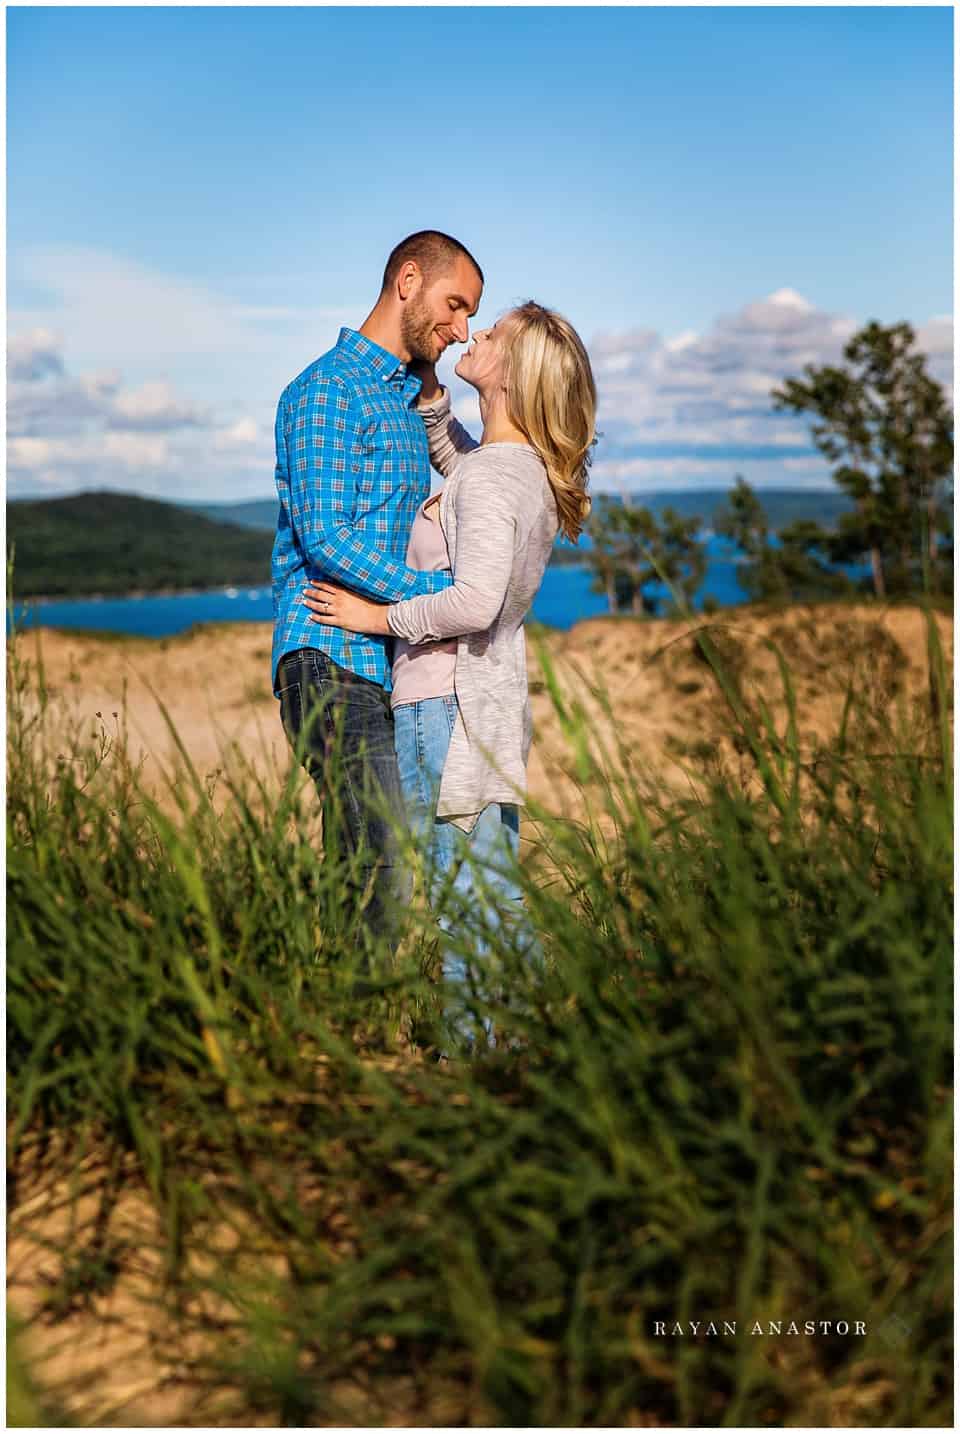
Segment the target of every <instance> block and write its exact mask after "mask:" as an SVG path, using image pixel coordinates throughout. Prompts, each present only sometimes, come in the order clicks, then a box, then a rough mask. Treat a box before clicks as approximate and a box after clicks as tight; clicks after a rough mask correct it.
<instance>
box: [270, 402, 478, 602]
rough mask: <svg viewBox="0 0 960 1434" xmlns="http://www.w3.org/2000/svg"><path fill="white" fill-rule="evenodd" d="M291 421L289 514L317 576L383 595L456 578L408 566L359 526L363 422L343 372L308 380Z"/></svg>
mask: <svg viewBox="0 0 960 1434" xmlns="http://www.w3.org/2000/svg"><path fill="white" fill-rule="evenodd" d="M286 424H287V425H288V432H287V438H286V449H287V459H288V473H289V480H290V507H291V518H292V520H293V525H294V529H295V531H296V534H297V537H298V539H299V541H300V546H301V548H302V549H303V553H304V556H305V557H306V559H307V562H308V563H309V565H310V569H311V572H310V577H311V578H330V579H333V580H334V581H335V582H339V583H343V584H344V586H345V587H348V588H351V589H352V590H353V591H354V592H359V593H363V594H364V595H365V596H367V597H371V598H379V600H380V601H381V602H397V601H399V600H400V599H402V598H408V597H417V596H422V595H424V594H428V593H437V592H442V591H443V589H444V588H447V587H449V586H450V584H451V583H452V581H453V579H452V577H451V575H450V573H449V572H420V571H419V570H418V569H416V568H408V567H407V566H406V565H405V564H404V563H398V562H397V561H396V560H395V559H394V558H391V557H390V555H389V554H388V553H385V552H384V551H383V549H382V548H378V547H377V546H376V545H375V544H374V543H372V542H371V541H370V539H369V538H368V537H366V536H365V535H364V534H363V533H361V532H358V531H357V529H356V528H355V527H354V523H353V507H354V500H355V496H356V476H357V475H356V472H355V469H354V462H355V459H356V456H357V449H358V445H359V441H360V427H359V424H358V421H357V417H356V413H355V411H354V408H353V405H352V404H351V401H350V395H349V393H348V391H347V389H346V387H345V385H344V384H343V383H342V382H341V381H340V380H339V379H338V378H336V377H331V378H324V379H321V380H320V381H319V382H317V383H314V384H311V385H309V386H308V387H304V388H302V389H301V390H300V392H299V394H298V396H297V398H296V400H295V402H294V403H293V404H292V405H291V407H290V409H289V411H288V413H287V415H286Z"/></svg>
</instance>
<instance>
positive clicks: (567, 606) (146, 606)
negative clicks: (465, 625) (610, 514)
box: [15, 557, 745, 637]
mask: <svg viewBox="0 0 960 1434" xmlns="http://www.w3.org/2000/svg"><path fill="white" fill-rule="evenodd" d="M591 583H592V575H591V573H590V572H589V570H588V569H587V568H581V567H562V568H548V569H547V572H546V573H545V574H544V579H543V585H542V586H541V588H540V591H539V593H538V594H537V597H536V600H535V602H534V604H533V613H532V616H533V617H534V618H535V619H536V620H537V621H538V622H543V623H546V624H548V625H549V626H550V627H558V628H569V627H572V626H573V624H574V623H575V622H579V621H581V619H583V618H586V617H596V616H598V615H599V614H601V613H605V612H606V611H607V600H606V597H605V596H604V595H603V594H602V593H595V592H591ZM706 597H712V598H714V599H715V600H716V601H717V602H718V603H720V605H721V606H723V607H727V606H730V605H731V604H734V603H738V602H743V601H744V600H745V594H744V592H743V590H742V589H741V588H740V586H739V584H738V582H737V564H736V562H734V561H732V560H731V559H730V558H720V557H716V558H712V559H711V561H710V564H709V567H708V570H707V576H706V579H705V581H704V584H703V586H702V588H701V589H700V592H699V593H698V594H697V598H696V601H695V603H694V606H695V607H698V608H699V607H701V606H702V605H703V600H704V598H706ZM272 620H273V606H272V598H271V593H270V588H269V586H265V587H259V588H218V589H215V590H214V591H211V592H192V593H190V592H188V593H170V594H164V595H159V596H151V595H147V596H144V597H116V598H114V597H105V598H84V599H82V600H79V601H63V602H43V603H35V604H31V603H26V604H17V610H16V613H15V622H16V625H17V626H18V627H37V626H41V625H42V626H45V627H64V628H71V627H72V628H87V629H91V630H96V631H101V632H126V633H131V634H134V635H136V636H139V637H171V636H173V634H175V633H178V632H184V631H185V630H186V629H187V628H188V627H193V626H194V624H195V623H202V622H272Z"/></svg>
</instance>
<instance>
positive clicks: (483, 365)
mask: <svg viewBox="0 0 960 1434" xmlns="http://www.w3.org/2000/svg"><path fill="white" fill-rule="evenodd" d="M509 320H510V316H509V314H507V315H506V316H505V317H504V318H502V319H500V320H499V321H498V322H497V323H495V324H494V326H493V328H492V329H476V330H475V331H474V335H473V338H472V340H471V342H470V347H469V348H468V349H467V351H466V353H464V354H461V356H460V358H459V360H458V361H457V363H456V365H455V366H454V370H453V371H454V373H455V374H458V375H459V377H460V378H462V379H464V380H465V381H466V382H467V383H469V384H472V385H473V387H474V388H475V389H476V390H477V391H478V392H479V393H481V394H487V395H489V394H493V393H495V392H496V390H497V389H498V388H500V387H501V386H502V384H503V364H504V355H505V352H506V346H507V342H508V340H509V336H510V324H509Z"/></svg>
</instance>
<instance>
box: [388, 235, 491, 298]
mask: <svg viewBox="0 0 960 1434" xmlns="http://www.w3.org/2000/svg"><path fill="white" fill-rule="evenodd" d="M461 254H462V255H463V257H464V258H465V259H469V260H470V263H471V264H472V265H473V267H474V268H475V269H476V271H477V275H478V277H479V279H480V282H481V284H482V283H483V270H482V269H481V268H480V265H479V264H478V263H477V261H476V259H475V258H474V257H473V255H472V254H471V253H470V250H469V249H467V248H466V246H465V245H463V244H461V243H460V240H459V239H454V238H452V236H451V235H449V234H441V233H440V231H439V229H421V230H419V231H418V232H417V233H416V234H408V235H407V237H406V239H401V240H400V243H399V244H397V245H396V246H395V247H394V248H393V249H392V250H391V251H390V258H389V259H388V260H387V265H386V268H385V269H384V271H383V283H382V285H381V286H380V292H381V294H384V293H386V291H387V289H388V288H389V287H390V285H391V284H392V283H393V281H394V280H395V279H396V277H397V275H398V274H399V272H400V270H401V269H402V268H403V266H404V264H408V263H409V262H410V261H411V260H413V262H414V263H415V264H416V265H418V267H419V269H420V272H421V273H422V274H423V277H424V278H425V279H430V278H432V277H433V276H434V274H436V272H437V270H438V269H444V268H447V267H449V266H450V265H452V264H455V263H456V261H457V258H458V256H459V255H461Z"/></svg>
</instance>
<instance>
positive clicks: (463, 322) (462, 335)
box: [451, 314, 470, 344]
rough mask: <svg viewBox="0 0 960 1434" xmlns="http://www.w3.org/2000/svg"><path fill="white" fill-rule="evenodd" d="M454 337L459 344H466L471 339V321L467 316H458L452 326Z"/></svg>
mask: <svg viewBox="0 0 960 1434" xmlns="http://www.w3.org/2000/svg"><path fill="white" fill-rule="evenodd" d="M451 328H452V329H453V336H454V338H455V339H456V341H457V343H458V344H465V343H466V342H467V339H468V338H469V337H470V321H469V319H468V318H467V316H466V314H457V315H456V317H455V318H454V321H453V323H452V324H451Z"/></svg>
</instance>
